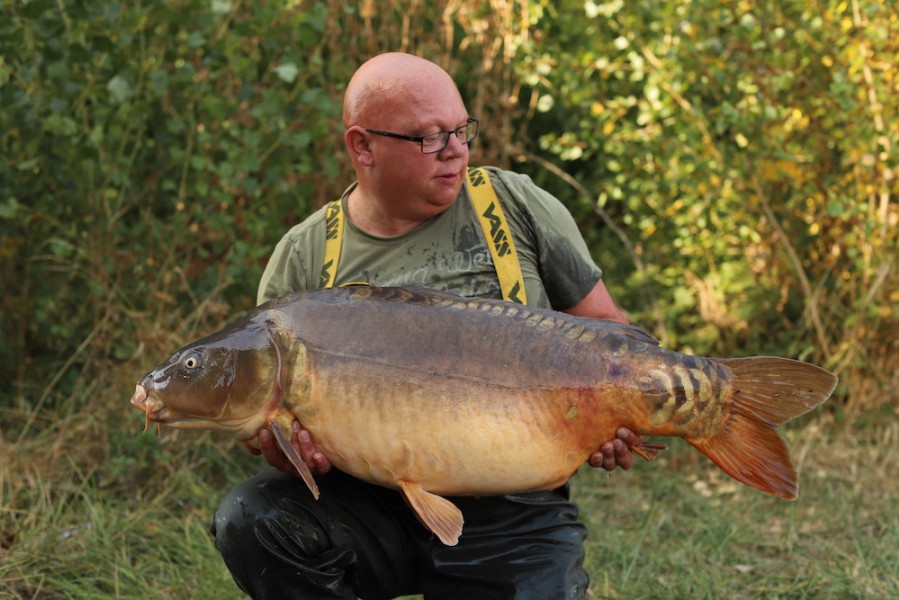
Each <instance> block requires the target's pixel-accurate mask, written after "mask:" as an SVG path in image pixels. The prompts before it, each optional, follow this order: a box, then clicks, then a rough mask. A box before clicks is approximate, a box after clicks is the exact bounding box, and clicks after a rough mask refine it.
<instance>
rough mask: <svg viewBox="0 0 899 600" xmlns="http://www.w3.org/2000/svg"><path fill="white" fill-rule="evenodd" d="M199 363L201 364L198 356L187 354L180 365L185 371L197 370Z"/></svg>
mask: <svg viewBox="0 0 899 600" xmlns="http://www.w3.org/2000/svg"><path fill="white" fill-rule="evenodd" d="M200 362H201V361H200V355H199V354H196V353H192V354H188V355H187V356H185V357H184V360H183V361H182V364H183V365H184V368H185V369H191V370H193V369H196V368H199V366H200Z"/></svg>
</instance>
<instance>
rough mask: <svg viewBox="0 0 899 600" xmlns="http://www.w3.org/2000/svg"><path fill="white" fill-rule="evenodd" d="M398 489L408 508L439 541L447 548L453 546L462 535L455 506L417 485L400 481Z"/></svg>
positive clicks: (461, 521) (460, 513)
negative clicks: (409, 507)
mask: <svg viewBox="0 0 899 600" xmlns="http://www.w3.org/2000/svg"><path fill="white" fill-rule="evenodd" d="M400 489H401V490H403V494H404V495H405V496H406V501H407V502H409V506H411V507H412V510H414V511H415V514H416V515H417V516H418V518H419V519H420V520H421V522H422V523H424V526H425V527H427V528H428V529H429V530H431V532H432V533H434V535H436V536H437V537H438V538H440V541H441V542H443V543H444V544H446V545H447V546H455V545H456V544H457V543H458V542H459V536H460V535H462V523H463V519H462V512H461V511H460V510H459V509H458V508H456V505H455V504H453V503H452V502H450V501H449V500H447V499H446V498H441V497H440V496H438V495H436V494H432V493H431V492H427V491H425V490H423V489H422V487H421V486H420V485H418V484H417V483H411V482H409V481H400Z"/></svg>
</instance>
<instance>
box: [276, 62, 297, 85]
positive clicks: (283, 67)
mask: <svg viewBox="0 0 899 600" xmlns="http://www.w3.org/2000/svg"><path fill="white" fill-rule="evenodd" d="M299 72H300V70H299V69H297V66H296V65H295V64H293V63H282V64H280V65H278V66H277V67H275V73H277V74H278V77H280V78H281V80H282V81H284V82H285V83H293V82H294V80H296V78H297V74H298V73H299Z"/></svg>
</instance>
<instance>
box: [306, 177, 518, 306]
mask: <svg viewBox="0 0 899 600" xmlns="http://www.w3.org/2000/svg"><path fill="white" fill-rule="evenodd" d="M466 179H467V183H468V193H469V196H470V197H471V202H472V204H473V205H474V209H475V212H476V213H477V215H478V222H479V223H480V224H481V229H483V231H484V237H485V238H486V239H487V246H488V247H489V248H490V255H491V256H492V257H493V265H494V268H495V269H496V277H497V278H498V279H499V287H500V289H501V290H502V294H503V300H507V301H509V302H518V303H519V304H527V293H526V292H525V289H524V278H523V277H522V276H521V265H520V264H519V262H518V252H517V251H516V250H515V243H514V242H513V241H512V233H511V231H510V229H509V224H508V223H507V222H506V215H505V214H504V213H503V209H502V206H501V205H500V203H499V200H498V198H497V197H496V192H495V191H494V189H493V184H492V183H490V177H489V176H488V175H487V172H486V171H484V169H481V168H477V169H469V170H468V173H467V178H466ZM345 222H346V215H345V214H344V211H343V205H342V203H341V200H340V199H339V198H338V199H337V200H334V201H333V202H331V203H330V204H328V208H327V209H325V260H324V262H323V263H322V273H321V279H320V280H319V287H321V288H330V287H334V282H335V281H336V280H337V265H338V263H339V262H340V249H341V247H342V246H343V231H344V228H345V227H346V223H345Z"/></svg>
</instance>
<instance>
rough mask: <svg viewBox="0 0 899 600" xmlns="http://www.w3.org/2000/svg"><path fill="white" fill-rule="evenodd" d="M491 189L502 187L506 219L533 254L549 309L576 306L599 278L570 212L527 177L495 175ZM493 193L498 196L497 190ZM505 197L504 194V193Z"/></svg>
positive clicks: (599, 272)
mask: <svg viewBox="0 0 899 600" xmlns="http://www.w3.org/2000/svg"><path fill="white" fill-rule="evenodd" d="M498 175H499V176H498V180H497V179H494V182H495V183H494V186H495V187H498V188H500V187H501V188H505V190H506V191H507V193H508V195H507V197H508V198H509V200H510V204H511V207H510V208H513V210H510V211H509V216H508V218H509V219H516V220H518V221H519V223H518V226H519V227H514V229H517V230H518V231H519V232H521V235H522V236H523V237H529V239H526V240H525V242H526V243H527V244H529V245H532V247H533V250H534V252H535V253H536V260H537V268H538V271H539V274H540V278H541V280H542V281H543V285H544V287H545V289H546V293H547V296H548V297H549V301H550V303H551V305H552V307H553V308H555V309H556V310H566V309H568V308H571V307H572V306H575V305H576V304H578V303H579V302H580V301H581V300H583V299H584V298H585V297H586V296H587V294H588V293H590V291H591V290H592V289H593V288H594V286H595V285H596V283H597V282H598V281H599V280H600V279H601V278H602V270H601V269H600V268H599V267H598V266H597V265H596V263H595V262H594V261H593V258H592V257H591V256H590V251H589V249H588V248H587V243H586V242H585V241H584V237H583V235H581V232H580V230H579V229H578V227H577V223H575V221H574V218H573V217H572V216H571V213H570V212H569V211H568V209H567V208H565V205H563V204H562V203H561V202H560V201H559V200H558V199H557V198H556V197H555V196H553V195H552V194H550V193H549V192H547V191H545V190H543V189H541V188H539V187H538V186H537V185H536V184H535V183H534V182H533V181H532V180H531V178H530V177H528V176H526V175H520V174H514V173H510V172H507V171H502V172H499V174H498ZM497 193H500V191H499V190H498V191H497ZM504 195H505V194H504Z"/></svg>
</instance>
